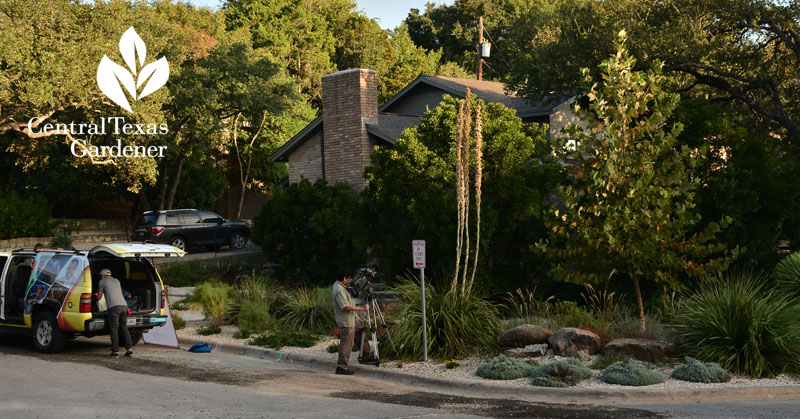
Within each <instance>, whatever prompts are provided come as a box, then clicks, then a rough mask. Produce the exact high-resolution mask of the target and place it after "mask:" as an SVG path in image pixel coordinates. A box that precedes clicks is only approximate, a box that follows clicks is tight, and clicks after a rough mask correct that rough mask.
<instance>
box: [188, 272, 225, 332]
mask: <svg viewBox="0 0 800 419" xmlns="http://www.w3.org/2000/svg"><path fill="white" fill-rule="evenodd" d="M232 291H233V287H232V286H230V285H228V284H224V283H222V282H219V281H212V282H205V283H203V284H200V285H198V286H197V287H195V289H194V292H193V293H192V294H193V295H192V297H191V298H192V300H193V301H195V302H197V303H199V304H200V306H202V307H203V310H204V311H205V313H206V315H207V316H208V317H210V318H211V320H212V321H213V322H214V323H215V324H217V325H221V324H223V323H224V321H225V313H226V306H227V305H228V303H229V302H230V301H231V292H232Z"/></svg>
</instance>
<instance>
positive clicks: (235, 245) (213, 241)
mask: <svg viewBox="0 0 800 419" xmlns="http://www.w3.org/2000/svg"><path fill="white" fill-rule="evenodd" d="M249 237H250V227H249V226H248V225H247V224H246V223H243V222H241V221H230V220H226V219H225V218H224V217H222V216H221V215H219V214H216V213H213V212H211V211H202V210H196V209H178V210H165V211H148V212H145V213H144V214H142V216H141V217H139V219H138V220H137V221H136V224H135V225H134V232H133V240H135V241H152V242H156V243H165V244H170V245H172V246H175V247H177V248H178V249H181V250H184V251H187V252H188V251H189V248H190V247H192V248H195V247H206V248H209V249H215V248H216V247H217V246H224V245H228V246H230V248H231V249H232V250H239V249H241V248H243V247H244V246H245V245H246V244H247V241H248V240H249Z"/></svg>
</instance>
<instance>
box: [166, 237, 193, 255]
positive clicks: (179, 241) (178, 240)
mask: <svg viewBox="0 0 800 419" xmlns="http://www.w3.org/2000/svg"><path fill="white" fill-rule="evenodd" d="M169 244H170V245H172V246H175V247H177V248H178V249H181V250H183V251H184V252H188V251H189V250H188V249H189V242H187V241H186V239H185V238H183V236H175V237H173V238H172V239H170V241H169Z"/></svg>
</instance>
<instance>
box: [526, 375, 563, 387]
mask: <svg viewBox="0 0 800 419" xmlns="http://www.w3.org/2000/svg"><path fill="white" fill-rule="evenodd" d="M531 385H534V386H536V387H556V388H567V387H569V384H567V383H565V382H563V381H559V380H553V379H551V378H550V377H544V376H542V377H534V378H532V379H531Z"/></svg>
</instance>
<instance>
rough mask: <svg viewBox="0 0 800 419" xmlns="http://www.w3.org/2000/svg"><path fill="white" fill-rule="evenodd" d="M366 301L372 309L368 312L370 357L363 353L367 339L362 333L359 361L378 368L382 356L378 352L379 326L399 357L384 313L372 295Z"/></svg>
mask: <svg viewBox="0 0 800 419" xmlns="http://www.w3.org/2000/svg"><path fill="white" fill-rule="evenodd" d="M365 301H366V303H367V304H369V307H370V311H368V312H367V328H368V329H369V332H370V337H369V343H370V353H369V355H370V356H369V358H366V357H365V356H364V355H365V354H364V353H362V350H363V348H364V341H365V340H366V339H367V336H366V334H365V333H364V332H363V331H362V333H361V346H359V347H358V350H359V354H358V355H359V356H358V361H359V363H360V364H366V365H375V366H376V367H378V366H380V365H381V360H380V354H379V352H378V326H380V327H382V328H383V330H384V331H385V332H386V337H387V338H389V343H391V344H392V350H394V355H395V357H396V356H397V347H395V346H394V342H393V341H392V335H391V334H389V328H388V327H386V318H385V317H383V312H382V311H381V307H380V306H379V305H378V301H377V300H376V299H375V297H374V296H373V295H372V294H370V295H368V296H367V298H366V299H365ZM362 326H363V325H362Z"/></svg>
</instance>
